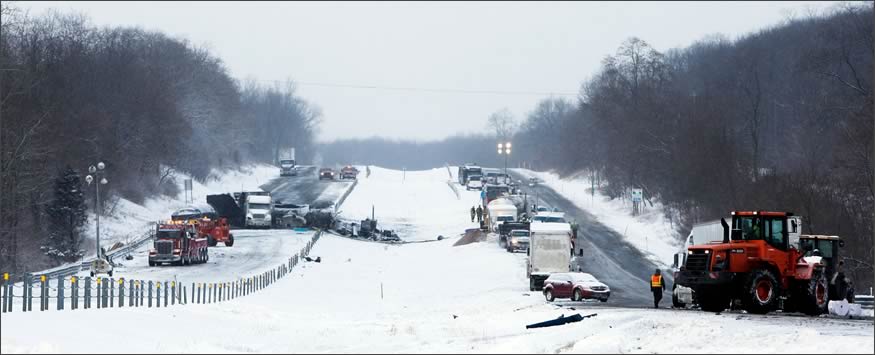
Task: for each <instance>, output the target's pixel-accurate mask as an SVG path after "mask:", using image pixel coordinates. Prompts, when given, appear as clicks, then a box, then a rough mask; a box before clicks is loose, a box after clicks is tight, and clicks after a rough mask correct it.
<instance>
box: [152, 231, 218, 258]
mask: <svg viewBox="0 0 875 355" xmlns="http://www.w3.org/2000/svg"><path fill="white" fill-rule="evenodd" d="M209 259H210V255H209V252H208V251H207V238H206V237H205V236H204V235H203V234H201V233H199V232H198V228H197V224H196V222H195V221H194V220H186V221H182V220H176V221H174V220H170V221H166V222H159V223H157V225H156V226H155V240H154V247H153V248H152V250H149V266H155V265H161V264H165V263H169V264H172V265H191V264H201V263H205V262H207V261H208V260H209Z"/></svg>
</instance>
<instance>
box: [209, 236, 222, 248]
mask: <svg viewBox="0 0 875 355" xmlns="http://www.w3.org/2000/svg"><path fill="white" fill-rule="evenodd" d="M207 244H209V245H210V246H211V247H214V246H216V245H218V244H219V242H217V241H216V240H215V239H213V237H212V236H210V237H207Z"/></svg>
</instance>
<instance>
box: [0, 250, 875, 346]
mask: <svg viewBox="0 0 875 355" xmlns="http://www.w3.org/2000/svg"><path fill="white" fill-rule="evenodd" d="M311 256H320V257H322V263H318V264H317V263H304V264H302V265H301V266H302V267H299V268H297V269H295V270H294V271H293V274H292V275H291V276H290V277H287V278H284V279H281V280H280V281H279V282H278V283H276V284H275V285H274V286H271V287H269V288H267V289H265V290H263V291H260V292H258V293H257V294H254V295H252V296H247V297H243V298H239V299H236V300H233V301H230V302H227V303H222V304H214V305H189V306H185V307H171V308H161V309H142V308H140V309H121V310H119V309H105V310H95V311H87V312H46V313H39V312H36V313H31V314H21V313H15V314H5V315H3V322H2V324H3V326H2V331H0V351H2V353H19V352H89V353H90V352H103V353H114V352H118V351H121V352H138V353H152V352H154V353H170V352H173V353H179V352H196V353H204V352H222V353H225V352H247V353H249V352H259V353H263V352H274V353H276V352H319V353H326V352H327V353H336V352H364V353H378V352H388V353H396V352H416V353H421V352H422V353H434V352H441V353H444V352H510V353H552V352H586V353H598V352H605V353H617V352H633V353H642V352H648V353H650V352H656V353H674V352H705V353H709V352H717V353H725V352H736V353H753V352H755V353H771V352H774V353H795V352H816V353H825V352H830V353H831V352H839V353H845V352H846V353H871V352H872V349H873V346H875V344H873V325H872V323H871V321H868V322H864V321H838V320H830V319H812V318H802V317H777V316H776V317H753V316H742V315H734V314H723V315H714V314H709V313H701V312H685V311H672V310H649V309H617V308H610V307H603V306H600V305H595V304H591V303H576V302H568V301H564V302H557V303H556V304H548V303H546V302H545V301H544V299H543V297H542V296H541V295H540V294H537V293H529V292H528V289H527V283H526V279H525V273H524V272H523V271H522V270H523V269H522V266H523V263H524V261H523V260H524V256H523V255H522V254H509V253H506V252H504V251H503V250H501V249H499V248H497V247H496V246H495V245H494V244H492V243H474V244H469V245H466V246H461V247H452V241H450V240H444V241H440V242H434V243H423V244H407V245H400V246H390V245H382V244H376V243H365V242H360V241H355V240H350V239H346V238H341V237H336V236H331V235H326V236H323V238H322V239H321V240H320V242H319V243H317V244H316V247H315V248H314V250H313V251H312V253H311ZM609 304H610V302H609ZM558 305H563V306H564V307H562V308H560V307H559V306H558ZM568 307H574V308H576V310H571V309H570V308H568ZM574 313H581V314H582V315H588V314H593V313H596V314H598V315H597V316H596V317H593V318H589V319H585V320H583V321H581V322H579V323H572V324H568V325H564V326H560V327H552V328H542V329H525V325H526V324H530V323H535V322H540V321H544V320H547V319H552V318H556V317H558V316H559V315H560V314H565V315H571V314H574ZM107 324H112V325H119V326H109V327H107V326H105V325H107ZM191 329H199V330H200V331H202V332H203V333H205V334H221V335H220V336H196V337H188V336H183V337H180V336H179V335H180V334H184V333H188V332H190V330H191ZM144 333H148V334H149V336H148V337H144V336H143V335H144ZM47 334H51V335H50V336H47ZM93 334H99V336H100V339H101V346H94V343H93V342H88V341H82V339H83V337H85V336H88V335H93Z"/></svg>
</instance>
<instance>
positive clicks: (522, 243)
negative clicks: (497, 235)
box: [507, 229, 530, 253]
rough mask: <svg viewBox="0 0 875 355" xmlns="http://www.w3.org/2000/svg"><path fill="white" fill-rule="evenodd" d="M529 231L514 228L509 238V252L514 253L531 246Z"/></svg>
mask: <svg viewBox="0 0 875 355" xmlns="http://www.w3.org/2000/svg"><path fill="white" fill-rule="evenodd" d="M529 241H530V238H529V231H528V230H525V229H514V230H512V231H510V235H509V236H508V240H507V252H508V253H513V252H515V251H517V250H526V249H528V248H529Z"/></svg>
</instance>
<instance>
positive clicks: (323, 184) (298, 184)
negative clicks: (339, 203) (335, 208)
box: [260, 166, 348, 209]
mask: <svg viewBox="0 0 875 355" xmlns="http://www.w3.org/2000/svg"><path fill="white" fill-rule="evenodd" d="M317 172H318V170H317V169H316V167H315V166H299V167H298V176H279V174H277V177H276V178H274V179H273V180H270V181H268V182H267V183H265V184H264V185H261V186H260V188H261V189H262V190H264V191H270V195H271V197H272V198H273V201H274V202H282V203H295V204H308V205H310V208H314V209H315V208H328V207H331V205H332V204H333V203H334V200H335V199H337V197H339V194H334V193H331V192H334V191H336V190H337V189H336V187H337V186H333V185H336V184H347V183H348V182H340V181H338V180H333V181H328V180H321V181H320V180H319V176H318V174H317ZM329 187H332V189H331V190H330V191H326V189H328V188H329ZM326 192H327V193H326ZM340 193H342V191H341V192H340ZM335 195H337V196H335Z"/></svg>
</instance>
